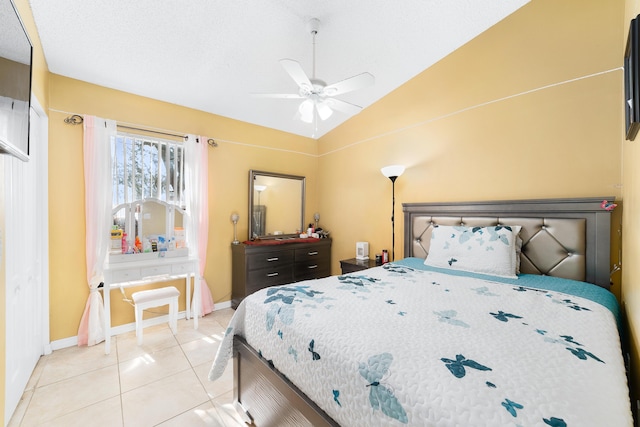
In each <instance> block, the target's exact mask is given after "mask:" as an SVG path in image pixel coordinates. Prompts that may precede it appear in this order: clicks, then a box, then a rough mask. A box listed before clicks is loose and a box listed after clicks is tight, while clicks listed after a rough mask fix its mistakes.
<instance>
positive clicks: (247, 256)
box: [231, 239, 331, 309]
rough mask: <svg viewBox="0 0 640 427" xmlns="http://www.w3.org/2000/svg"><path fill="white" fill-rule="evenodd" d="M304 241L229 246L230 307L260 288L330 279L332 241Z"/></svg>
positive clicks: (235, 305)
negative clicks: (308, 280) (322, 278)
mask: <svg viewBox="0 0 640 427" xmlns="http://www.w3.org/2000/svg"><path fill="white" fill-rule="evenodd" d="M305 240H306V239H294V241H293V242H287V243H281V241H278V242H269V241H265V242H264V243H263V244H244V243H241V244H239V245H231V249H232V256H231V263H232V269H231V275H232V277H231V298H232V302H231V306H232V307H233V308H234V309H235V308H237V307H238V304H240V302H241V301H242V300H243V299H244V297H246V296H247V295H249V294H252V293H253V292H255V291H257V290H260V289H262V288H266V287H269V286H275V285H283V284H286V283H291V282H299V281H301V280H307V279H318V278H321V277H327V276H330V275H331V239H318V240H315V239H314V240H313V241H305Z"/></svg>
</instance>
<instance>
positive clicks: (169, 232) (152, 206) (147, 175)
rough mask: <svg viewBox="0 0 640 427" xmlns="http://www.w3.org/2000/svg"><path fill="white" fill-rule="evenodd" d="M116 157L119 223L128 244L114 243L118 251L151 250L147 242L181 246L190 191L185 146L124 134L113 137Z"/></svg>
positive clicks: (116, 224) (115, 196) (115, 200)
mask: <svg viewBox="0 0 640 427" xmlns="http://www.w3.org/2000/svg"><path fill="white" fill-rule="evenodd" d="M111 158H112V169H111V177H112V183H113V184H112V193H113V197H112V211H113V226H114V228H116V229H120V230H122V231H123V233H126V241H127V246H126V249H125V246H124V242H118V241H117V239H116V241H112V247H111V250H112V252H116V253H125V252H127V253H130V252H139V251H145V250H146V249H147V248H145V247H144V246H145V245H144V244H146V243H149V244H150V245H152V246H153V243H154V242H167V243H169V242H171V241H174V245H173V248H175V247H176V246H175V239H176V237H177V236H178V235H179V234H182V231H181V230H183V214H184V210H185V194H186V190H187V189H186V185H185V170H184V166H185V163H184V162H185V153H184V145H183V144H182V143H181V142H176V141H170V140H163V139H154V138H149V137H146V136H143V135H132V134H125V133H118V134H117V136H116V137H114V138H112V140H111ZM112 235H113V234H112ZM116 236H117V234H116ZM143 243H144V244H143ZM119 244H120V246H119ZM178 247H180V246H178ZM149 250H151V249H149Z"/></svg>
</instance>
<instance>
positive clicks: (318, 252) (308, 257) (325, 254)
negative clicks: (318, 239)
mask: <svg viewBox="0 0 640 427" xmlns="http://www.w3.org/2000/svg"><path fill="white" fill-rule="evenodd" d="M330 257H331V246H325V245H323V246H320V245H317V246H315V245H314V246H313V247H310V248H298V249H295V255H294V261H295V263H296V264H297V263H299V262H315V261H316V260H322V261H324V260H328V259H329V258H330Z"/></svg>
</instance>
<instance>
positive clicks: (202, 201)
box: [196, 136, 213, 316]
mask: <svg viewBox="0 0 640 427" xmlns="http://www.w3.org/2000/svg"><path fill="white" fill-rule="evenodd" d="M198 141H199V143H198V144H197V147H198V148H197V149H198V154H199V155H198V157H197V159H198V161H199V162H200V164H199V165H198V166H199V167H198V168H197V169H196V170H197V172H198V175H199V177H198V178H199V179H198V181H199V183H200V185H199V187H200V188H199V191H198V194H197V195H196V197H198V198H199V202H198V206H199V207H200V209H198V218H197V221H198V257H199V261H200V290H201V295H200V301H201V302H202V307H201V309H200V315H201V316H204V315H205V314H209V313H211V312H212V311H213V297H212V296H211V291H210V290H209V286H208V285H207V281H206V280H205V279H204V269H205V267H206V265H207V242H208V241H209V156H208V150H207V147H208V144H207V143H206V141H207V138H205V137H203V136H199V137H198Z"/></svg>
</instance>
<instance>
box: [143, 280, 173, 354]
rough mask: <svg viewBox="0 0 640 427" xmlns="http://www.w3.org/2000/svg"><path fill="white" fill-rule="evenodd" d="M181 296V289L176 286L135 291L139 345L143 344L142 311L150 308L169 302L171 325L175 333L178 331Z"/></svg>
mask: <svg viewBox="0 0 640 427" xmlns="http://www.w3.org/2000/svg"><path fill="white" fill-rule="evenodd" d="M179 296H180V291H178V290H177V289H176V288H175V287H174V286H167V287H164V288H158V289H149V290H147V291H139V292H134V293H133V294H132V295H131V299H133V302H134V304H135V311H136V336H137V337H138V345H142V327H143V325H142V324H143V322H144V320H143V319H144V318H143V315H142V311H143V310H146V309H148V308H153V307H161V306H163V305H167V304H168V305H169V327H170V328H171V331H173V333H174V334H177V333H178V297H179Z"/></svg>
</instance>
